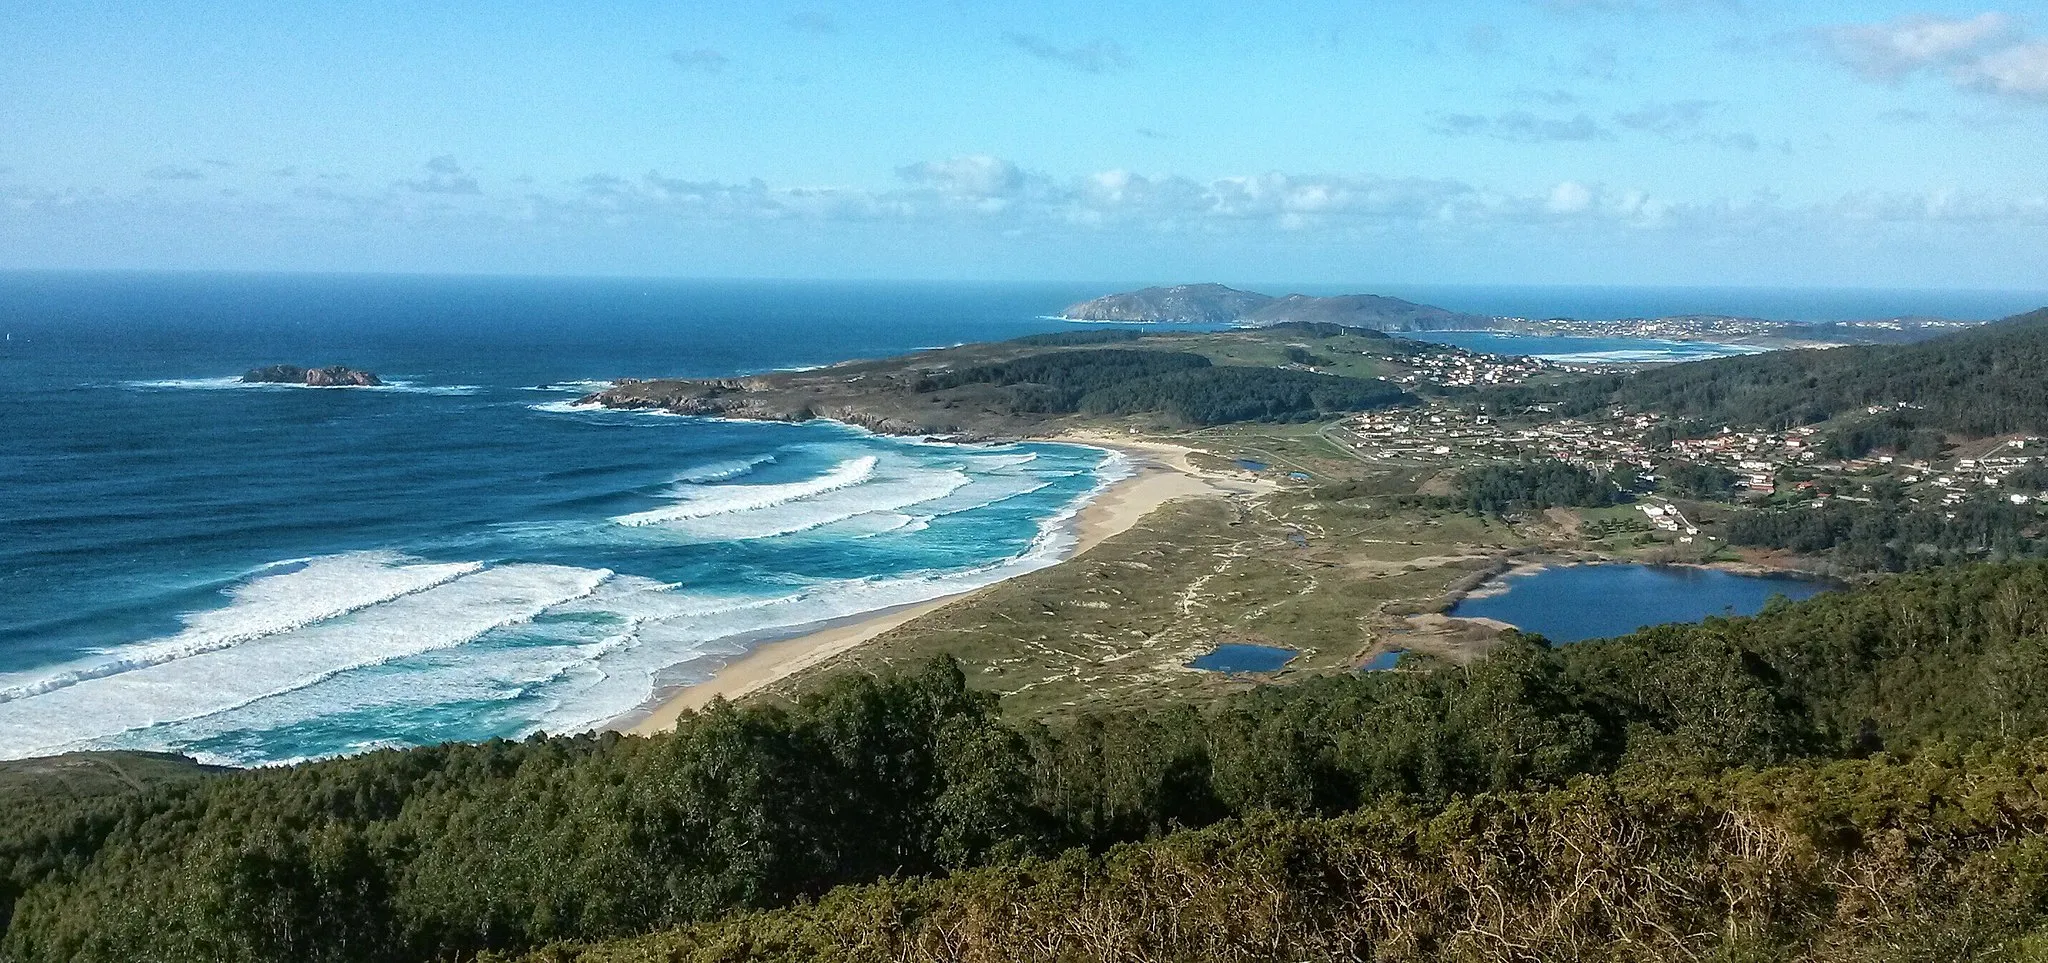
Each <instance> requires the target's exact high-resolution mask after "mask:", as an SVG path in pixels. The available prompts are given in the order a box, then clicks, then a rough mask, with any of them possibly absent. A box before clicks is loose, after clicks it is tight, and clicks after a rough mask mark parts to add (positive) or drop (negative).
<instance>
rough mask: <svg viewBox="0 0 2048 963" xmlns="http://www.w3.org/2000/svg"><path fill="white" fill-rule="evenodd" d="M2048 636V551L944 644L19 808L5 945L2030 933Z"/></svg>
mask: <svg viewBox="0 0 2048 963" xmlns="http://www.w3.org/2000/svg"><path fill="white" fill-rule="evenodd" d="M2044 641H2048V566H2042V565H2035V564H2018V565H2009V566H1978V567H1971V568H1961V569H1946V570H1941V571H1937V572H1934V573H1930V574H1926V575H1916V576H1903V577H1897V578H1894V579H1891V580H1888V581H1885V582H1882V583H1880V584H1878V585H1876V586H1874V587H1871V588H1867V589H1862V590H1857V591H1849V592H1842V593H1836V594H1831V595H1824V596H1821V597H1818V598H1815V599H1813V600H1810V601H1808V602H1804V603H1799V604H1796V605H1777V606H1774V607H1772V608H1770V609H1768V610H1766V612H1765V613H1763V614H1762V615H1760V616H1757V617H1755V618H1750V619H1730V620H1719V619H1716V620H1709V621H1708V622H1707V623H1705V624H1702V625H1697V626H1666V627H1662V628H1657V629H1651V630H1646V631H1643V632H1639V633H1636V634H1634V635H1631V636H1627V637H1624V638H1620V639H1615V640H1608V641H1602V642H1593V643H1582V644H1578V645H1573V646H1568V647H1563V648H1555V649H1553V648H1549V647H1547V646H1544V645H1542V644H1540V642H1537V641H1533V640H1527V639H1522V640H1516V639H1513V638H1510V639H1509V640H1507V641H1506V642H1505V643H1503V645H1502V646H1501V647H1500V648H1499V649H1498V650H1497V651H1496V652H1495V654H1493V655H1491V656H1489V657H1487V658H1485V659H1482V660H1480V661H1478V662H1476V663H1474V664H1472V665H1470V666H1464V667H1460V666H1451V665H1433V664H1428V663H1417V664H1412V665H1410V666H1408V667H1406V668H1404V669H1403V670H1400V671H1394V672H1378V673H1367V674H1349V675H1344V676H1337V677H1325V678H1318V679H1312V680H1306V681H1303V682H1301V683H1298V684H1295V685H1290V686H1268V687H1264V688H1260V689H1255V690H1252V691H1250V692H1247V693H1244V694H1241V695H1238V696H1234V697H1231V698H1228V699H1225V700H1223V701H1222V702H1220V703H1218V704H1216V705H1215V706H1214V707H1213V708H1211V709H1208V710H1197V709H1194V708H1189V707H1182V708H1178V709H1168V710H1154V711H1146V712H1125V713H1112V714H1104V715H1093V716H1086V717H1083V718H1081V719H1080V720H1078V721H1076V722H1074V723H1072V724H1070V725H1067V726H1065V727H1062V728H1060V729H1057V730H1055V729H1049V728H1046V727H1043V726H1037V725H1017V724H1012V723H1007V722H1005V721H1003V720H1002V719H1001V718H999V716H998V715H997V713H996V711H995V709H994V707H993V703H992V700H991V699H989V698H988V697H986V696H984V695H981V694H979V693H977V692H975V691H973V690H971V689H970V688H968V686H967V684H966V679H965V678H964V677H963V676H962V674H961V673H960V672H959V670H958V668H957V667H956V666H954V665H953V664H952V663H950V662H949V661H944V660H941V661H938V662H935V663H933V664H931V665H929V666H928V667H926V668H925V669H924V670H922V671H921V672H917V673H914V674H908V675H897V676H888V677H882V678H873V677H865V676H852V677H841V678H839V679H837V680H835V681H833V682H831V683H829V684H828V685H826V686H824V687H822V688H821V689H819V690H818V691H816V692H815V693H813V694H810V695H807V696H805V697H804V698H802V699H800V700H799V701H797V702H795V703H793V704H790V705H787V706H777V705H749V706H746V707H734V706H729V705H718V706H715V707H714V708H713V709H711V710H710V711H708V712H706V713H703V714H700V715H696V716H692V717H687V718H686V719H685V720H684V721H683V723H682V724H681V726H680V727H679V729H678V730H677V731H676V732H675V733H674V734H672V735H666V736H661V737H656V738H651V739H642V738H634V737H621V736H616V735H603V736H580V737H572V738H549V737H535V738H533V739H529V740H526V741H524V742H520V743H507V742H491V743H486V744H483V745H475V746H468V745H449V746H442V747H435V748H427V749H417V750H408V751H387V752H378V753H371V754H368V755H365V756H361V757H357V758H351V759H340V760H331V761H327V762H319V763H311V764H306V765H300V766H296V767H291V768H288V769H280V770H263V771H255V772H245V773H236V774H232V775H225V776H215V777H210V778H207V779H204V780H200V781H197V782H172V783H167V784H163V785H159V786H154V787H151V786H144V787H141V788H139V789H135V790H131V791H128V792H125V793H116V794H113V795H108V796H102V797H97V798H96V799H93V800H86V801H80V802H77V803H75V804H73V805H70V806H64V807H55V808H39V809H37V810H35V811H32V812H30V813H28V815H27V817H26V818H12V817H13V816H14V813H15V812H17V810H14V809H12V808H10V810H9V813H10V817H11V818H10V819H9V820H7V821H6V823H5V824H4V826H0V881H4V882H0V920H4V923H5V926H6V935H5V937H4V940H0V958H4V959H7V960H10V961H29V960H107V961H114V960H135V959H151V960H167V961H183V960H280V961H282V960H294V961H297V960H336V961H339V960H365V961H375V960H428V959H448V960H452V959H468V958H470V957H472V956H473V955H474V954H476V953H479V952H485V951H493V952H507V953H515V954H516V953H521V952H526V951H529V950H533V949H536V948H538V947H541V946H542V945H545V944H549V943H552V942H556V941H604V940H617V939H623V938H629V937H633V936H634V935H636V934H645V933H649V932H652V931H656V930H664V929H673V928H677V927H682V929H677V930H675V931H674V932H672V933H670V934H668V935H665V936H661V937H658V938H651V939H650V941H648V942H627V943H617V944H610V945H601V946H596V947H595V948H594V949H592V950H591V952H592V953H593V958H594V959H676V958H681V959H706V960H710V959H719V960H742V959H790V960H795V959H832V958H837V959H893V958H932V959H962V958H966V959H976V958H979V959H1040V960H1055V959H1096V958H1123V959H1135V960H1144V959H1175V960H1180V959H1219V958H1220V959H1300V958H1319V957H1325V956H1330V955H1337V956H1340V957H1341V956H1344V955H1350V956H1353V957H1356V958H1365V959H1442V958H1470V959H1510V958H1513V959H1526V958H1542V957H1549V958H1574V957H1576V958H1582V959H1591V958H1643V957H1664V958H1671V959H1679V958H1686V959H1698V958H1708V957H1712V958H1719V959H1748V958H1755V959H1780V958H1785V957H1787V956H1794V955H1802V954H1805V955H1812V956H1817V957H1828V958H1842V959H1872V958H1898V959H1946V958H1952V957H1957V956H1965V957H1966V956H1969V955H1980V956H1981V955H1983V954H1985V953H1989V952H1991V951H1994V950H1997V951H2015V950H2016V949H2017V948H2020V947H2024V946H2027V945H2031V944H2027V943H2025V942H2024V941H2025V940H2027V939H2031V938H2034V934H2036V933H2037V931H2039V929H2040V928H2041V927H2042V926H2043V925H2044V923H2048V882H2044V880H2048V875H2044V873H2048V834H2044V832H2043V830H2044V829H2048V796H2044V794H2048V772H2044V767H2048V747H2043V746H2040V745H2036V744H2031V743H2028V742H2026V741H2025V740H2030V739H2033V738H2036V737H2041V736H2048V645H2044ZM1963 745H1981V746H1984V747H1986V748H1984V749H1983V750H1982V751H1973V752H1971V753H1961V752H1959V751H1957V750H1956V749H1954V748H1953V747H1955V746H1963ZM1836 760H1848V761H1843V762H1836ZM1764 767H1777V768H1775V769H1772V770H1771V771H1767V772H1762V773H1757V772H1755V771H1754V770H1757V769H1761V768H1764ZM1204 826H1207V827H1210V828H1208V829H1206V830H1204V829H1201V828H1200V827H1204ZM1119 844H1124V846H1123V848H1117V847H1118V846H1119ZM835 887H851V888H843V889H838V890H837V891H835V890H834V888H835ZM813 899H817V900H820V901H818V902H814V903H813V902H806V901H808V900H813ZM735 914H738V915H735ZM1110 951H1114V952H1110ZM580 952H582V951H581V950H579V949H577V948H576V947H575V946H560V947H556V948H555V949H551V950H548V951H547V953H546V955H544V956H543V957H540V958H541V959H561V958H573V957H574V956H575V955H576V954H577V953H580ZM1104 953H1107V956H1106V957H1105V956H1104V955H1102V954H1104ZM1858 953H1864V954H1869V955H1863V956H1858V955H1857V954H1858Z"/></svg>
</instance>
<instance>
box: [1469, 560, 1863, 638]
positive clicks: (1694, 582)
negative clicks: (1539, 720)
mask: <svg viewBox="0 0 2048 963" xmlns="http://www.w3.org/2000/svg"><path fill="white" fill-rule="evenodd" d="M1501 584H1502V585H1503V586H1505V588H1506V590H1505V591H1501V592H1498V593H1497V594H1490V595H1480V596H1474V597H1471V598H1467V599H1465V600H1464V601H1462V602H1459V603H1458V604H1457V605H1456V606H1455V607H1453V608H1452V609H1451V613H1450V614H1452V615H1454V616H1458V617H1461V618H1487V619H1499V620H1500V621H1502V622H1506V623H1508V624H1510V625H1513V626H1516V627H1518V628H1520V629H1521V630H1522V631H1524V632H1535V633H1539V634H1541V635H1543V636H1544V637H1545V638H1548V639H1550V640H1551V641H1552V642H1578V641H1581V640H1584V639H1603V638H1607V637H1609V636H1615V635H1626V634H1628V633H1630V632H1633V631H1635V630H1636V629H1639V628H1641V627H1643V626H1645V625H1662V624H1664V623H1666V622H1698V621H1700V620H1701V619H1704V618H1707V617H1708V616H1713V615H1754V614H1756V613H1757V612H1759V611H1761V610H1762V609H1763V607H1764V603H1765V602H1767V601H1770V599H1771V597H1772V596H1774V595H1783V596H1785V597H1786V598H1790V599H1803V598H1807V597H1809V596H1812V595H1815V594H1818V593H1820V592H1823V591H1826V590H1827V588H1828V585H1827V584H1826V583H1824V582H1815V581H1808V580H1805V579H1796V578H1787V577H1783V576H1766V575H1737V574H1735V573H1733V572H1722V571H1717V570H1714V569H1702V568H1688V567H1683V566H1672V565H1565V566H1559V567H1553V568H1546V569H1543V570H1541V571H1537V572H1534V573H1531V574H1528V575H1511V576H1508V577H1507V578H1506V579H1505V580H1503V582H1502V583H1501Z"/></svg>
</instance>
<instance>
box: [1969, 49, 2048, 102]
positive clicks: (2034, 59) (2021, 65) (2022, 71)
mask: <svg viewBox="0 0 2048 963" xmlns="http://www.w3.org/2000/svg"><path fill="white" fill-rule="evenodd" d="M1958 76H1959V77H1960V78H1961V79H1962V80H1963V81H1964V82H1966V83H1968V84H1971V85H1972V86H1975V87H1978V88H1981V89H1984V90H1988V91H1990V92H1992V93H1996V94H2008V95H2012V96H2017V97H2029V98H2034V99H2037V100H2048V43H2044V42H2040V41H2036V42H2034V43H2023V44H2015V45H2013V46H2010V47H2007V48H2005V49H2004V50H2000V51H1996V52H1994V53H1991V54H1988V55H1986V56H1984V57H1983V58H1981V59H1979V60H1978V61H1977V62H1976V63H1973V64H1969V65H1968V66H1966V67H1964V68H1962V69H1961V70H1960V71H1959V72H1958Z"/></svg>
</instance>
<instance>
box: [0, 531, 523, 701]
mask: <svg viewBox="0 0 2048 963" xmlns="http://www.w3.org/2000/svg"><path fill="white" fill-rule="evenodd" d="M481 568H483V566H482V565H481V564H479V563H476V562H454V563H424V562H409V561H406V560H404V559H401V558H400V557H399V556H396V555H393V554H390V553H385V552H356V553H351V554H347V555H333V556H328V557H325V558H317V559H313V560H310V561H308V562H306V563H305V564H304V566H303V567H301V568H299V569H297V570H296V571H292V572H287V573H284V574H281V575H267V576H260V577H258V578H255V579H253V580H251V581H248V582H245V583H243V584H241V585H239V586H236V587H235V588H233V589H230V590H229V591H228V592H227V595H228V598H229V602H228V605H227V606H226V607H225V608H220V609H212V610H208V611H204V612H195V613H193V614H190V615H187V616H185V617H184V620H183V621H184V623H185V627H184V628H183V630H181V631H179V632H178V633H177V634H176V635H173V636H170V637H169V638H164V639H156V640H153V641H148V642H142V643H138V644H134V645H124V646H120V647H118V648H115V649H111V650H108V651H105V652H101V653H95V654H93V655H91V656H88V657H86V658H84V659H78V660H74V661H71V662H67V663H63V664H60V665H55V666H47V667H43V668H39V669H32V670H29V671H26V672H12V673H7V674H4V675H0V704H4V703H7V702H11V701H14V700H16V699H22V698H27V697H29V696H34V695H40V694H42V693H45V692H50V691H53V690H56V689H62V688H64V687H66V686H71V685H76V684H78V683H80V682H83V681H86V680H88V679H97V678H102V677H105V676H110V675H116V674H119V673H122V672H129V671H133V670H136V669H141V668H146V667H148V666H152V665H161V664H163V663H166V662H172V661H176V660H178V659H183V658H188V657H190V656H195V655H200V654H203V653H206V652H212V651H215V650H217V649H224V648H228V647H230V646H234V645H238V644H241V643H245V642H250V641H253V640H256V639H260V638H264V637H266V636H271V635H276V634H278V633H280V632H288V631H291V630H292V629H296V628H300V627H302V626H306V625H311V624H313V623H315V622H323V621H326V620H328V619H332V618H338V617H340V616H343V615H347V614H349V613H351V612H356V611H360V610H362V609H365V608H368V607H370V606H372V605H377V604H380V603H384V602H389V601H391V600H392V599H396V598H399V597H401V596H405V595H410V594H412V593H415V592H422V591H426V590H427V589H430V588H433V587H435V586H438V585H443V584H446V583H448V582H450V581H453V580H454V579H457V578H460V577H462V576H464V575H468V574H470V573H473V572H475V571H477V570H478V569H481Z"/></svg>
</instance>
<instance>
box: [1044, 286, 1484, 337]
mask: <svg viewBox="0 0 2048 963" xmlns="http://www.w3.org/2000/svg"><path fill="white" fill-rule="evenodd" d="M1061 316H1062V317H1066V318H1072V319H1074V320H1076V321H1199V322H1207V323H1212V324H1222V323H1243V324H1254V325H1269V324H1278V323H1281V322H1285V321H1302V322H1320V323H1330V324H1342V325H1348V326H1350V327H1356V328H1368V329H1371V330H1374V331H1447V330H1477V329H1486V328H1493V327H1497V326H1498V324H1497V322H1496V321H1495V320H1494V319H1493V318H1488V317H1482V316H1480V315H1476V314H1462V313H1459V312H1456V311H1449V310H1446V309H1444V308H1439V307H1433V306H1431V305H1427V304H1416V303H1414V302H1412V301H1403V300H1401V299H1400V298H1389V297H1382V296H1380V295H1376V294H1344V295H1338V296H1336V297H1328V298H1320V297H1311V296H1309V295H1306V294H1290V295H1287V296H1286V297H1284V298H1275V297H1271V296H1269V295H1264V294H1260V293H1258V292H1256V291H1240V290H1237V289H1236V288H1230V287H1224V286H1223V285H1221V284H1178V285H1174V286H1173V287H1165V288H1157V287H1155V288H1146V289H1144V290H1142V291H1130V292H1126V293H1123V294H1112V295H1108V296H1106V297H1100V298H1096V299H1095V300H1093V301H1083V302H1081V303H1080V304H1074V305H1069V306H1068V307H1067V309H1066V310H1065V311H1063V312H1061Z"/></svg>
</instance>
